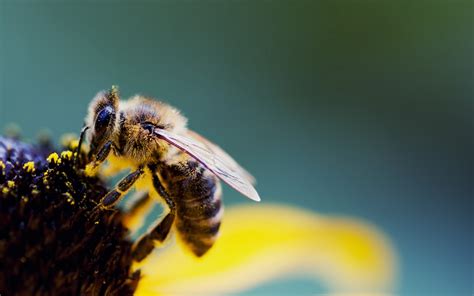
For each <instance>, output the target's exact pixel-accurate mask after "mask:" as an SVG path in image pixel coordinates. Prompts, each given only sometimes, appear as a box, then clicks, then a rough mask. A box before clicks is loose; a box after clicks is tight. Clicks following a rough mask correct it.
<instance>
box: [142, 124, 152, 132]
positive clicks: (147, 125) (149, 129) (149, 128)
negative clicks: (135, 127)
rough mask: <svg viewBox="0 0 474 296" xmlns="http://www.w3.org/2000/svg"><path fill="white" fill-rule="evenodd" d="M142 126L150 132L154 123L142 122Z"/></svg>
mask: <svg viewBox="0 0 474 296" xmlns="http://www.w3.org/2000/svg"><path fill="white" fill-rule="evenodd" d="M142 127H143V128H144V129H145V130H147V131H148V132H149V133H150V134H151V133H153V130H154V129H155V125H154V124H153V123H150V122H144V123H142Z"/></svg>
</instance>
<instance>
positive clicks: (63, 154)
mask: <svg viewBox="0 0 474 296" xmlns="http://www.w3.org/2000/svg"><path fill="white" fill-rule="evenodd" d="M61 158H64V159H71V158H72V151H70V150H68V151H63V152H61Z"/></svg>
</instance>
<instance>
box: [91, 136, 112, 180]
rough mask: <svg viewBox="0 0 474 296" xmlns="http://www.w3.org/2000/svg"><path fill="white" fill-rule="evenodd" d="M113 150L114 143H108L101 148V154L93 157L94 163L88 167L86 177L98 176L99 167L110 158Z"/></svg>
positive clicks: (98, 153)
mask: <svg viewBox="0 0 474 296" xmlns="http://www.w3.org/2000/svg"><path fill="white" fill-rule="evenodd" d="M111 150H112V141H108V142H106V143H105V144H104V146H102V148H100V150H99V152H97V154H95V155H91V156H90V157H93V158H92V159H93V160H92V161H91V162H89V163H88V164H87V165H86V169H85V172H86V175H89V176H93V175H95V174H96V171H97V168H98V167H99V165H100V164H101V163H102V162H104V161H105V160H106V159H107V156H109V153H110V151H111Z"/></svg>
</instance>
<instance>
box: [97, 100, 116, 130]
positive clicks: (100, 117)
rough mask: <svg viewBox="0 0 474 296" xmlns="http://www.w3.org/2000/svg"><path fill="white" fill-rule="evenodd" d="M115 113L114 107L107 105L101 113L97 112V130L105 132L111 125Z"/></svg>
mask: <svg viewBox="0 0 474 296" xmlns="http://www.w3.org/2000/svg"><path fill="white" fill-rule="evenodd" d="M113 113H114V111H113V109H112V107H110V106H106V107H105V108H104V109H102V110H101V111H100V112H99V114H97V118H96V120H95V126H94V127H95V130H96V131H97V132H99V133H103V132H104V131H105V129H106V128H107V127H108V126H109V123H110V119H111V118H112V114H113Z"/></svg>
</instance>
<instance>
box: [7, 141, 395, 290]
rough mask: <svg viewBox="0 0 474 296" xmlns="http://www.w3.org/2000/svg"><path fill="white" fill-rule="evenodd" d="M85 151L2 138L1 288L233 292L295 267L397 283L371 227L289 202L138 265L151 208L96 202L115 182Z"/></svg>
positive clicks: (248, 209)
mask: <svg viewBox="0 0 474 296" xmlns="http://www.w3.org/2000/svg"><path fill="white" fill-rule="evenodd" d="M76 148H77V141H69V142H68V143H67V144H66V145H65V147H64V149H65V150H64V151H63V152H61V153H60V154H57V153H56V152H52V151H53V150H54V149H53V148H52V147H51V146H50V145H39V146H34V145H29V144H25V143H22V142H20V141H19V140H15V139H9V138H4V137H0V294H2V295H3V294H27V295H30V294H39V295H42V294H45V295H50V294H81V295H82V294H87V295H99V294H100V295H102V294H109V295H115V294H119V295H122V294H134V293H135V294H137V295H149V294H159V295H183V294H184V295H187V294H193V295H195V294H203V295H209V294H226V293H231V292H239V291H245V290H246V289H249V288H252V287H254V286H256V285H258V284H260V283H262V282H265V281H268V280H270V279H275V278H281V277H284V276H288V275H293V276H299V275H304V276H305V277H306V278H310V279H314V280H317V281H319V282H320V283H321V284H322V285H323V286H325V287H326V288H327V290H328V291H331V292H348V291H350V292H390V291H391V289H392V287H393V281H394V278H395V271H396V266H395V265H396V259H395V255H394V251H393V249H392V247H391V245H390V243H389V241H388V240H387V238H385V236H384V235H383V234H381V233H380V232H379V231H378V230H376V229H375V228H374V227H373V226H371V225H370V224H368V223H366V222H362V221H359V220H357V219H351V218H345V217H331V216H322V215H316V214H315V213H312V212H310V211H306V210H302V209H297V208H294V207H291V206H288V205H268V204H252V205H249V206H235V207H230V208H229V209H228V210H227V211H226V214H225V215H224V220H223V223H222V228H221V229H222V231H221V237H220V238H219V239H218V240H217V242H216V244H215V246H214V247H213V248H212V249H211V250H210V251H209V252H208V254H206V255H205V256H204V257H202V258H196V257H194V256H193V255H191V254H190V253H188V252H186V251H184V249H183V248H180V247H176V245H179V242H176V241H175V240H174V239H171V241H170V242H168V243H166V244H164V246H163V247H162V248H157V249H156V250H155V252H153V253H152V254H151V255H150V256H148V257H147V258H146V259H145V260H143V261H141V262H133V260H132V256H131V249H132V245H133V242H132V241H131V239H130V235H129V233H130V231H131V230H136V229H137V228H139V227H140V226H141V225H142V224H143V217H144V216H143V211H142V210H140V209H138V210H136V211H134V214H133V215H132V214H130V213H126V212H124V210H121V209H117V210H115V211H107V210H101V209H100V208H99V207H97V204H98V202H99V201H100V198H101V197H102V196H103V195H104V194H105V193H106V192H107V188H106V186H105V185H104V182H103V180H101V179H100V178H99V177H89V176H86V175H85V174H84V172H83V168H84V167H85V158H86V157H85V153H84V152H82V151H80V153H79V154H75V153H74V152H73V151H75V150H76Z"/></svg>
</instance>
